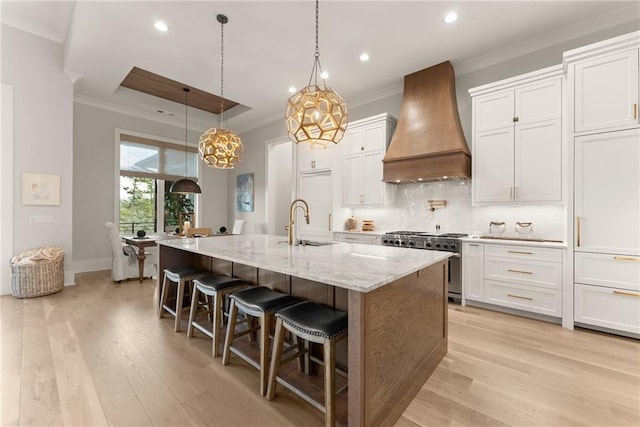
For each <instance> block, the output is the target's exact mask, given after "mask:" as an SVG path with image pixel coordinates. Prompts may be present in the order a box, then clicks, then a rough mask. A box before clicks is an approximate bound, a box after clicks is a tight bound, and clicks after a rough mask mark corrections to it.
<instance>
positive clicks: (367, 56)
mask: <svg viewBox="0 0 640 427" xmlns="http://www.w3.org/2000/svg"><path fill="white" fill-rule="evenodd" d="M368 60H369V54H368V53H366V52H365V53H363V54H362V55H360V61H362V62H366V61H368Z"/></svg>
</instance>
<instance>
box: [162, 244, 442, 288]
mask: <svg viewBox="0 0 640 427" xmlns="http://www.w3.org/2000/svg"><path fill="white" fill-rule="evenodd" d="M158 244H159V245H161V246H167V247H172V248H176V249H182V250H185V251H189V252H193V253H196V254H200V255H205V256H210V257H213V258H219V259H223V260H226V261H231V262H236V263H239V264H244V265H248V266H251V267H257V268H263V269H265V270H270V271H274V272H277V273H282V274H287V275H290V276H294V277H300V278H302V279H308V280H313V281H316V282H320V283H326V284H328V285H332V286H337V287H339V288H344V289H349V290H353V291H358V292H369V291H372V290H374V289H377V288H379V287H382V286H384V285H386V284H388V283H391V282H393V281H395V280H397V279H399V278H401V277H404V276H407V275H409V274H411V273H413V272H416V271H418V270H421V269H423V268H426V267H429V266H431V265H433V264H436V263H438V262H440V261H443V260H446V259H447V258H449V257H450V256H451V255H452V254H451V253H450V252H437V251H427V250H419V251H418V250H408V249H406V248H394V247H389V246H377V245H362V244H352V243H333V244H331V245H326V246H289V245H288V244H287V242H286V238H284V237H282V236H269V235H265V234H249V235H235V236H215V237H200V238H189V239H173V240H162V241H159V242H158Z"/></svg>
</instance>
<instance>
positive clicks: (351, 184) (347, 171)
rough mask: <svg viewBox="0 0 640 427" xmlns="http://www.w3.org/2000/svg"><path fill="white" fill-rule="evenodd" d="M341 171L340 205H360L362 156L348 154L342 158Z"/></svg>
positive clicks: (361, 194)
mask: <svg viewBox="0 0 640 427" xmlns="http://www.w3.org/2000/svg"><path fill="white" fill-rule="evenodd" d="M343 165H344V169H343V170H342V204H343V205H345V206H359V205H361V204H362V202H363V200H362V196H363V192H362V155H361V154H359V153H358V154H349V155H347V156H344V163H343Z"/></svg>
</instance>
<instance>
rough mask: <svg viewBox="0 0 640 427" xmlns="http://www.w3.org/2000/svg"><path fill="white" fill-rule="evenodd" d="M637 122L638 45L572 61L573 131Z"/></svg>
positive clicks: (617, 127) (618, 126)
mask: <svg viewBox="0 0 640 427" xmlns="http://www.w3.org/2000/svg"><path fill="white" fill-rule="evenodd" d="M637 124H638V49H633V50H629V51H626V52H622V53H618V54H615V55H609V56H605V57H601V58H595V59H592V60H589V61H584V62H581V63H578V64H576V65H575V131H576V133H578V132H586V131H600V130H613V129H621V128H625V127H628V126H634V125H637Z"/></svg>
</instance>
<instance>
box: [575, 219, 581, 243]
mask: <svg viewBox="0 0 640 427" xmlns="http://www.w3.org/2000/svg"><path fill="white" fill-rule="evenodd" d="M580 222H581V221H580V217H579V216H577V217H576V246H580V238H581V237H582V233H581V229H580V228H581V224H580Z"/></svg>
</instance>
